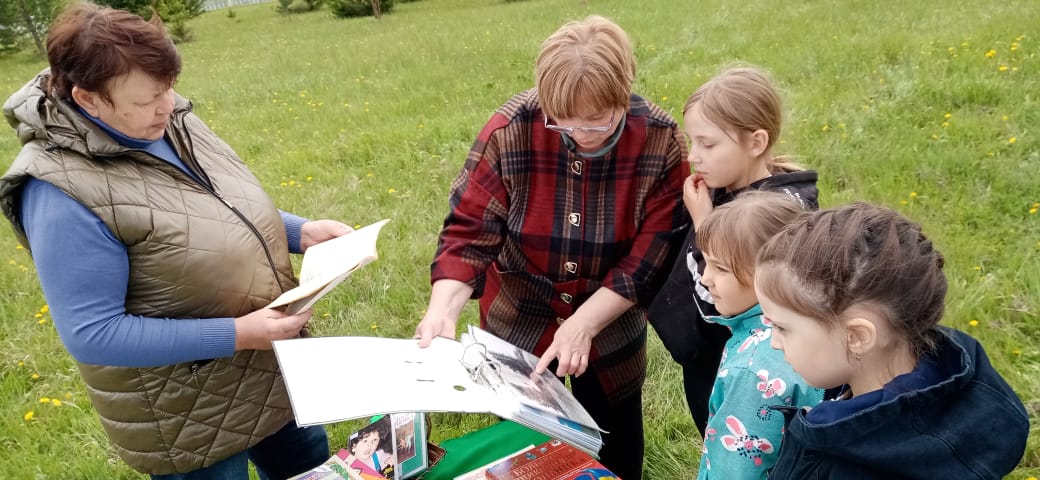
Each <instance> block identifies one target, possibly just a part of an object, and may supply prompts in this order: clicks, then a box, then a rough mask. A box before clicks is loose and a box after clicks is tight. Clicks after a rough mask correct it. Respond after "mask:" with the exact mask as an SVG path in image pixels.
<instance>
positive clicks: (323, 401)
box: [273, 337, 513, 425]
mask: <svg viewBox="0 0 1040 480" xmlns="http://www.w3.org/2000/svg"><path fill="white" fill-rule="evenodd" d="M273 345H274V351H275V354H276V355H277V357H278V363H279V364H280V366H281V370H282V375H283V376H284V379H285V385H286V387H287V388H288V390H289V397H290V400H291V401H292V406H293V411H294V412H295V414H296V421H297V423H299V424H300V425H315V424H323V423H331V422H338V421H343V420H349V419H352V418H361V417H367V416H371V415H376V414H381V413H392V412H471V413H480V412H490V413H495V414H498V415H500V416H501V414H500V413H499V412H497V411H495V410H500V408H499V407H501V408H508V409H509V410H510V411H511V410H512V408H513V407H507V406H504V405H501V404H502V403H503V402H502V401H501V400H500V399H498V398H497V396H496V395H495V394H494V393H493V392H492V391H491V390H490V389H488V388H486V387H483V386H480V385H478V384H476V383H474V382H473V381H472V380H471V379H470V377H469V373H468V372H467V370H466V369H465V367H463V366H462V364H461V363H460V361H459V359H460V358H461V357H462V353H463V346H462V344H461V343H459V342H457V341H454V340H449V339H446V338H440V337H438V338H435V339H434V340H433V343H432V344H431V345H430V346H429V347H427V348H419V346H418V340H414V339H399V338H380V337H317V338H301V339H291V340H277V341H275V342H273ZM496 403H497V404H498V405H499V407H496V406H495V405H496Z"/></svg>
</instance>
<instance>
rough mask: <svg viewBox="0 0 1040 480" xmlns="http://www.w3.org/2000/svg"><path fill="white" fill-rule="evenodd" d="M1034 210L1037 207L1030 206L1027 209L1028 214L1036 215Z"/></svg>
mask: <svg viewBox="0 0 1040 480" xmlns="http://www.w3.org/2000/svg"><path fill="white" fill-rule="evenodd" d="M1036 210H1037V208H1036V207H1033V208H1030V209H1029V214H1030V215H1036Z"/></svg>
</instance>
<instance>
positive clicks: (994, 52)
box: [986, 49, 997, 58]
mask: <svg viewBox="0 0 1040 480" xmlns="http://www.w3.org/2000/svg"><path fill="white" fill-rule="evenodd" d="M996 54H997V51H996V50H993V49H990V51H988V52H986V58H993V56H994V55H996Z"/></svg>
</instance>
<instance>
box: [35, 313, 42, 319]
mask: <svg viewBox="0 0 1040 480" xmlns="http://www.w3.org/2000/svg"><path fill="white" fill-rule="evenodd" d="M42 316H43V314H42V313H37V314H34V315H33V318H40V317H42Z"/></svg>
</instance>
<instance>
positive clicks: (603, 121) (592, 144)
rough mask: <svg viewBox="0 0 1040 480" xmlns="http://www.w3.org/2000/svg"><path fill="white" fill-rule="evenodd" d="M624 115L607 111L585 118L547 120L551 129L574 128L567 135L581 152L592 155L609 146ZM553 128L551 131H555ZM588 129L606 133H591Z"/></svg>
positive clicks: (619, 112) (618, 111) (621, 112)
mask: <svg viewBox="0 0 1040 480" xmlns="http://www.w3.org/2000/svg"><path fill="white" fill-rule="evenodd" d="M624 114H625V112H624V111H623V110H606V111H603V112H599V113H596V114H592V115H589V116H585V117H574V118H550V119H547V124H549V125H550V126H551V127H562V128H568V129H569V128H574V130H573V131H570V132H566V134H567V135H568V136H569V137H571V138H572V139H573V140H574V143H576V144H578V151H579V152H582V153H591V152H595V151H598V150H600V149H601V148H603V146H604V145H606V144H607V140H609V139H610V136H611V135H613V134H614V132H615V131H616V130H617V127H618V125H619V124H620V120H621V116H622V115H624ZM551 127H550V129H551V130H555V129H553V128H551ZM588 128H595V129H600V130H605V131H589V130H587V129H588Z"/></svg>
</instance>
